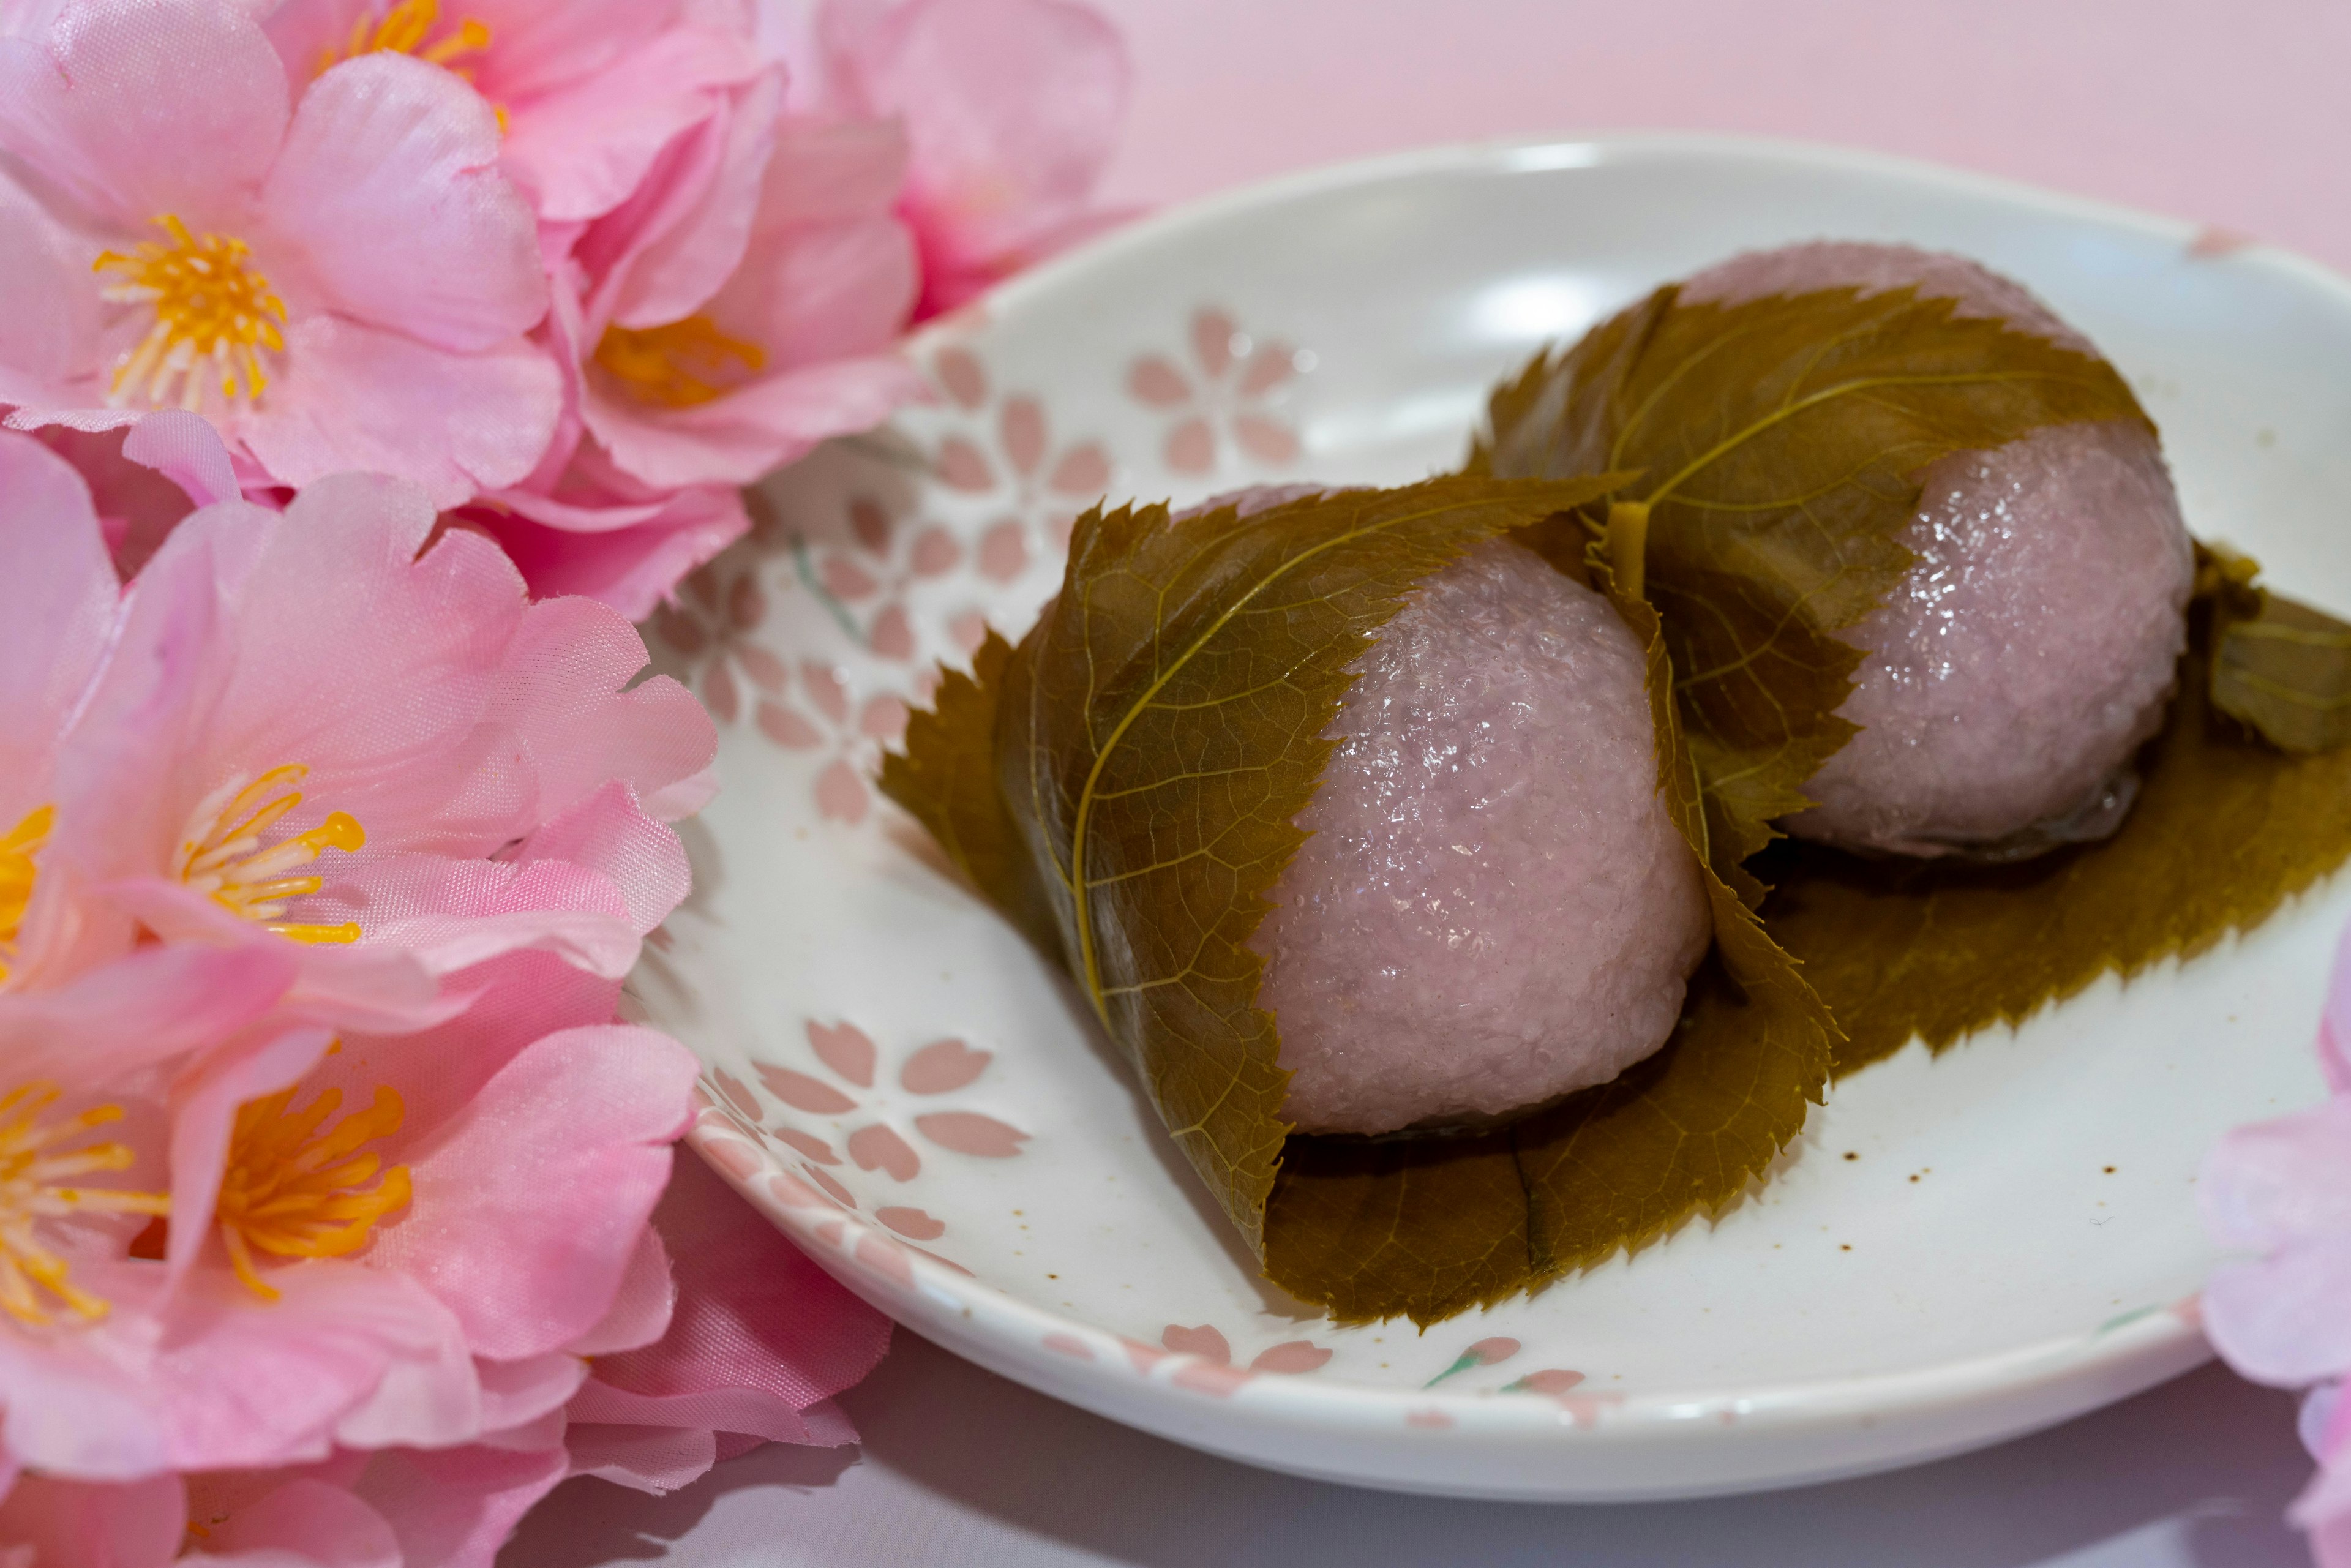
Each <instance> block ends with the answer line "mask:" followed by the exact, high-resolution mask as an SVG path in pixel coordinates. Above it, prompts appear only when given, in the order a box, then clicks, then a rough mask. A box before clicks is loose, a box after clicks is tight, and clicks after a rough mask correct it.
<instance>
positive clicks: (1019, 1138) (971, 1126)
mask: <svg viewBox="0 0 2351 1568" xmlns="http://www.w3.org/2000/svg"><path fill="white" fill-rule="evenodd" d="M914 1128H915V1130H916V1131H917V1132H919V1133H921V1134H923V1136H925V1137H926V1138H928V1139H930V1141H931V1142H933V1143H935V1144H936V1145H938V1146H939V1147H941V1148H943V1149H952V1150H954V1151H955V1152H956V1154H959V1155H978V1156H979V1157H980V1158H982V1159H990V1160H1006V1159H1010V1158H1011V1157H1012V1156H1013V1155H1017V1154H1019V1152H1020V1145H1022V1144H1024V1143H1026V1142H1027V1141H1028V1139H1029V1134H1026V1133H1024V1132H1022V1131H1021V1130H1020V1129H1019V1128H1018V1127H1013V1126H1008V1125H1006V1124H1004V1123H1002V1122H999V1121H998V1120H997V1119H996V1118H995V1117H993V1116H983V1115H981V1114H980V1113H977V1111H934V1112H932V1113H929V1114H928V1115H924V1116H917V1117H915V1118H914Z"/></svg>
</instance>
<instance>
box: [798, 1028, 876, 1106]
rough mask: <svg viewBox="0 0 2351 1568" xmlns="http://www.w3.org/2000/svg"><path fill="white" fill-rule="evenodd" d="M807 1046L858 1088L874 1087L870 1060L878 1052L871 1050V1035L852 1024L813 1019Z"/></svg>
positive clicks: (874, 1059)
mask: <svg viewBox="0 0 2351 1568" xmlns="http://www.w3.org/2000/svg"><path fill="white" fill-rule="evenodd" d="M808 1042H809V1049H810V1051H815V1052H816V1059H817V1060H818V1061H821V1062H823V1063H824V1064H825V1065H826V1066H827V1067H830V1068H831V1069H832V1070H833V1071H835V1072H838V1073H839V1074H841V1077H842V1078H844V1079H846V1080H848V1081H849V1082H852V1083H854V1084H856V1085H857V1086H858V1087H859V1088H860V1089H871V1088H872V1087H873V1063H874V1061H876V1060H877V1059H878V1058H879V1057H880V1055H881V1052H879V1051H875V1050H874V1049H873V1040H872V1036H870V1035H868V1034H867V1033H866V1032H865V1031H864V1030H862V1029H859V1028H858V1027H857V1026H856V1025H855V1024H853V1023H839V1024H821V1023H819V1022H817V1021H816V1019H809V1021H808Z"/></svg>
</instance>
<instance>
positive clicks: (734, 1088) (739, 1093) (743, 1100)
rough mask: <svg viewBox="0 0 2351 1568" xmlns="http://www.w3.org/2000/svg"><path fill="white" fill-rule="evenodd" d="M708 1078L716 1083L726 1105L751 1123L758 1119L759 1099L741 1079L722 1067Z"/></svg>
mask: <svg viewBox="0 0 2351 1568" xmlns="http://www.w3.org/2000/svg"><path fill="white" fill-rule="evenodd" d="M710 1076H711V1077H712V1078H714V1079H715V1080H716V1081H717V1083H718V1092H719V1094H720V1095H721V1096H722V1097H723V1098H724V1099H725V1100H726V1103H728V1104H729V1105H732V1106H734V1107H735V1109H736V1110H737V1111H739V1112H741V1113H743V1115H744V1116H745V1117H747V1118H748V1119H749V1120H751V1121H754V1122H756V1121H758V1119H759V1116H760V1110H759V1097H758V1095H757V1094H754V1093H752V1092H751V1086H750V1085H749V1084H747V1083H746V1082H743V1081H742V1080H741V1079H739V1078H737V1077H736V1076H735V1075H734V1074H733V1073H731V1072H729V1071H726V1069H725V1068H723V1067H722V1068H719V1069H718V1070H717V1071H715V1072H713V1073H712V1074H711V1075H710Z"/></svg>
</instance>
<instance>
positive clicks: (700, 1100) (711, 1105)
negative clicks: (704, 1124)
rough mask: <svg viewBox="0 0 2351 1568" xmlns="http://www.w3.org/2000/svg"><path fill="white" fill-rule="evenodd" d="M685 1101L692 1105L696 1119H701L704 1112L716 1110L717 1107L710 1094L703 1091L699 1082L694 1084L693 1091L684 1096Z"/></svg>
mask: <svg viewBox="0 0 2351 1568" xmlns="http://www.w3.org/2000/svg"><path fill="white" fill-rule="evenodd" d="M686 1103H688V1104H690V1105H692V1106H693V1107H694V1114H695V1120H696V1121H699V1120H701V1119H702V1116H703V1113H705V1112H706V1111H716V1109H718V1106H717V1103H716V1102H715V1101H713V1100H712V1099H711V1098H710V1096H709V1095H708V1094H707V1093H706V1092H704V1090H703V1087H702V1085H701V1084H699V1083H697V1084H695V1086H694V1092H693V1093H691V1094H689V1095H687V1096H686Z"/></svg>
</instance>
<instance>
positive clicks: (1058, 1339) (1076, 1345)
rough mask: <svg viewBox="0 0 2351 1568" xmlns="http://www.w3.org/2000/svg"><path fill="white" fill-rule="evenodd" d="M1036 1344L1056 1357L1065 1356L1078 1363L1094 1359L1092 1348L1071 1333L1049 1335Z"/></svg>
mask: <svg viewBox="0 0 2351 1568" xmlns="http://www.w3.org/2000/svg"><path fill="white" fill-rule="evenodd" d="M1037 1343H1039V1344H1041V1345H1043V1346H1044V1347H1045V1348H1046V1349H1047V1350H1050V1351H1051V1352H1052V1353H1053V1354H1056V1355H1066V1356H1070V1357H1071V1358H1072V1359H1074V1360H1078V1361H1092V1359H1093V1358H1094V1351H1093V1346H1092V1345H1090V1344H1088V1343H1086V1342H1085V1341H1083V1340H1081V1339H1080V1338H1079V1337H1078V1336H1077V1335H1075V1334H1073V1333H1049V1334H1047V1335H1046V1336H1045V1337H1044V1338H1043V1339H1040V1340H1039V1341H1038V1342H1037Z"/></svg>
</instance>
